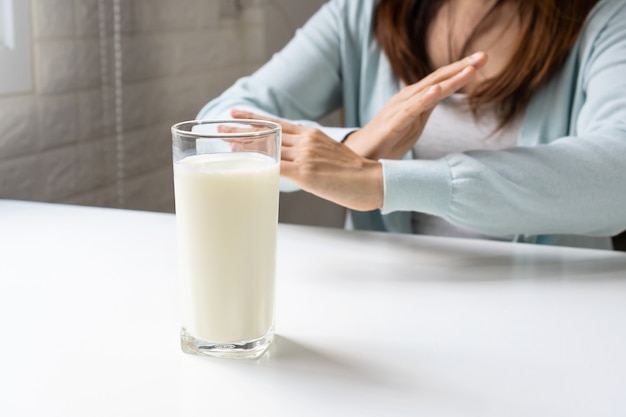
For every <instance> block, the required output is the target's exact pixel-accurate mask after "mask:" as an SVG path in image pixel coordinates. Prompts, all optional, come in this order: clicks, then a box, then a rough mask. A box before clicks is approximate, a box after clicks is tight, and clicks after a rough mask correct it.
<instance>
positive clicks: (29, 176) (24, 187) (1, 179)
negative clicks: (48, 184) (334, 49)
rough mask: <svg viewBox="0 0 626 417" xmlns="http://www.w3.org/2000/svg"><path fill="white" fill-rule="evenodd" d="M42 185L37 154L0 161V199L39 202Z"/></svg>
mask: <svg viewBox="0 0 626 417" xmlns="http://www.w3.org/2000/svg"><path fill="white" fill-rule="evenodd" d="M42 185H43V184H42V172H41V161H40V159H39V155H38V154H30V155H27V156H23V157H16V158H13V159H9V160H6V161H0V198H13V199H18V200H41V199H42V196H43V187H42Z"/></svg>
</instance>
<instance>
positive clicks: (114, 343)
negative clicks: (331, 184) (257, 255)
mask: <svg viewBox="0 0 626 417" xmlns="http://www.w3.org/2000/svg"><path fill="white" fill-rule="evenodd" d="M174 220H175V219H174V216H173V215H171V214H162V213H149V212H139V211H130V210H115V209H103V208H88V207H77V206H66V205H55V204H44V203H28V202H18V201H7V200H4V201H3V200H0V257H1V258H0V260H1V263H0V329H1V331H2V336H1V340H0V343H1V344H0V415H3V416H12V417H13V416H33V415H45V416H64V417H68V416H70V417H71V416H81V417H84V416H144V415H150V416H157V417H158V416H183V415H184V416H207V415H219V414H220V413H228V415H230V416H243V415H252V414H253V413H254V415H258V416H334V415H359V416H405V415H406V416H408V415H423V416H429V417H438V416H464V417H467V416H470V417H471V416H498V417H502V416H520V417H521V416H524V417H528V416H534V417H536V416H551V417H554V416H568V417H571V416H595V417H597V416H623V415H626V326H625V323H626V255H625V254H623V253H617V252H609V251H598V250H583V249H568V248H554V247H538V246H532V245H524V244H512V243H502V242H488V241H477V240H463V239H450V238H434V237H423V236H409V235H394V234H384V233H373V232H354V231H344V230H338V229H325V228H313V227H305V226H295V225H284V224H281V225H280V226H279V233H278V239H279V247H278V273H277V274H278V275H277V313H276V314H277V337H276V339H275V342H274V344H273V345H272V347H271V348H270V350H269V351H268V352H267V353H266V354H265V355H264V356H263V357H262V358H261V359H259V360H256V361H241V360H226V359H214V358H204V357H196V356H191V355H186V354H184V353H182V352H181V350H180V347H179V341H178V331H179V330H178V299H177V298H178V297H177V290H176V259H175V245H176V242H175V221H174Z"/></svg>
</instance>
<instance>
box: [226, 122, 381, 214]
mask: <svg viewBox="0 0 626 417" xmlns="http://www.w3.org/2000/svg"><path fill="white" fill-rule="evenodd" d="M231 115H232V116H233V117H234V118H237V119H256V120H268V121H272V122H276V123H278V124H280V125H281V126H282V132H283V134H282V146H281V150H280V152H281V162H280V174H281V175H282V176H284V177H286V178H289V179H290V180H292V181H294V182H295V183H296V184H298V185H299V186H300V187H301V188H302V189H303V190H305V191H308V192H310V193H312V194H315V195H317V196H318V197H321V198H324V199H326V200H329V201H332V202H334V203H336V204H339V205H341V206H344V207H347V208H350V209H353V210H360V211H366V210H374V209H377V208H380V207H381V206H382V203H383V173H382V165H381V164H380V163H379V162H377V161H372V160H370V159H367V158H364V157H362V156H360V155H358V154H356V153H355V152H353V151H352V150H351V149H350V148H348V147H347V146H345V145H344V144H342V143H339V142H336V141H335V140H333V139H331V138H329V137H328V136H326V135H325V134H324V133H323V132H322V131H321V130H319V129H316V128H310V127H304V126H301V125H298V124H294V123H289V122H285V121H283V120H280V119H274V118H269V117H265V116H260V115H258V114H255V113H251V112H247V111H240V110H232V111H231ZM222 131H229V128H228V127H223V128H222Z"/></svg>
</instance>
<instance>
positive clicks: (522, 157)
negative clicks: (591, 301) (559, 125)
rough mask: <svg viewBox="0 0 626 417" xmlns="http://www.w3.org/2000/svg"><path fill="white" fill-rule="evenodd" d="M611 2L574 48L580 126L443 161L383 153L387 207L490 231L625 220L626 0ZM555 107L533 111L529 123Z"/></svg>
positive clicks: (578, 229) (594, 229) (567, 229)
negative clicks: (606, 14) (389, 157)
mask: <svg viewBox="0 0 626 417" xmlns="http://www.w3.org/2000/svg"><path fill="white" fill-rule="evenodd" d="M605 3H610V2H605ZM613 4H617V2H613ZM613 9H614V10H613V12H614V14H612V16H611V17H610V18H605V22H604V25H602V27H596V26H597V24H598V21H597V20H595V21H594V20H592V21H591V24H590V26H591V27H588V28H587V29H588V30H589V32H590V33H593V35H592V36H591V35H588V38H591V39H583V40H582V41H581V43H585V42H587V43H588V45H586V46H585V45H583V47H581V50H583V51H584V53H581V54H580V56H577V57H576V59H577V60H580V62H581V64H580V68H579V72H578V74H577V77H576V80H575V81H573V82H572V84H571V85H570V87H569V88H577V90H576V93H575V98H574V101H579V102H580V104H578V105H577V106H576V105H575V106H572V107H573V108H574V107H578V109H576V110H574V111H572V112H571V113H568V118H572V117H573V118H574V119H573V120H571V121H570V124H571V125H572V126H573V127H572V128H571V129H570V130H571V131H572V132H573V133H574V134H572V135H568V136H563V137H555V138H540V139H541V141H543V142H549V143H547V144H542V145H536V146H529V147H516V148H511V149H507V150H502V151H472V152H466V153H458V154H451V155H448V156H447V157H445V158H443V159H440V160H438V161H419V160H418V161H382V163H383V173H384V193H385V194H384V203H383V208H382V211H383V213H390V212H393V211H399V210H405V211H421V212H425V213H429V214H433V215H437V216H440V217H443V218H445V219H446V220H448V221H449V222H451V223H453V224H455V225H458V226H460V227H464V228H468V229H471V230H475V231H477V232H481V233H491V234H578V235H587V236H610V235H614V234H617V233H619V232H620V231H622V230H624V229H625V228H626V192H625V190H626V164H625V162H624V161H626V77H624V76H623V74H626V7H624V6H623V5H622V4H620V6H619V7H614V8H613ZM615 9H616V10H615ZM594 25H595V26H594ZM557 111H559V112H561V113H563V112H565V111H566V110H565V109H558V110H557ZM549 117H550V114H527V115H526V120H525V123H531V124H532V123H533V118H536V119H535V120H537V121H538V119H539V118H543V120H546V119H545V118H549ZM561 117H562V116H561ZM529 118H530V120H529ZM548 122H550V120H548Z"/></svg>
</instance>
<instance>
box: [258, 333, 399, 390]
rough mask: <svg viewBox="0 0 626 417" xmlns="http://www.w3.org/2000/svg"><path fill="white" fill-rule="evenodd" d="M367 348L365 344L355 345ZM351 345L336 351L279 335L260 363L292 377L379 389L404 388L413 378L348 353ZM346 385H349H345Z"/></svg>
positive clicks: (330, 384)
mask: <svg viewBox="0 0 626 417" xmlns="http://www.w3.org/2000/svg"><path fill="white" fill-rule="evenodd" d="M354 349H355V351H356V350H361V351H362V350H363V349H364V347H363V346H354ZM349 351H350V347H345V346H344V347H342V348H341V349H337V350H334V351H327V350H324V349H322V348H319V347H316V346H312V345H308V346H307V345H304V344H303V343H300V342H298V341H296V340H294V339H291V338H287V337H284V336H281V335H275V337H274V342H273V343H272V346H271V347H270V348H269V349H268V351H267V352H266V353H265V355H264V356H263V357H261V358H260V359H259V360H257V361H256V365H257V366H260V367H264V368H270V369H272V370H274V371H277V372H278V373H280V374H285V373H287V374H289V375H290V378H292V379H291V380H292V381H298V380H301V381H309V382H312V381H316V384H319V383H326V384H328V385H329V386H335V387H336V386H341V385H344V384H345V386H346V387H352V388H355V387H361V388H364V387H365V386H367V388H369V389H373V388H374V389H378V390H402V389H405V388H408V387H409V386H410V385H411V383H410V380H409V379H407V378H404V377H403V375H401V374H400V373H398V372H390V371H389V369H388V368H386V369H382V368H381V369H379V368H378V366H377V365H376V361H374V360H372V361H366V360H364V359H363V357H362V354H361V355H354V356H353V355H350V356H347V355H345V354H344V353H343V352H349ZM344 388H345V387H344Z"/></svg>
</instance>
